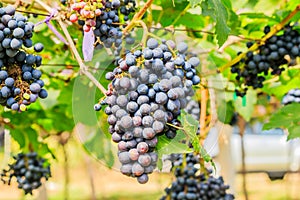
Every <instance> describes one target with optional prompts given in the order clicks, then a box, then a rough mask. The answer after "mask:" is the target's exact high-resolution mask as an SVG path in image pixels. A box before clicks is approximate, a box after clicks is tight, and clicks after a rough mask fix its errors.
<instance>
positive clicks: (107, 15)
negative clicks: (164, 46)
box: [68, 0, 136, 56]
mask: <svg viewBox="0 0 300 200" xmlns="http://www.w3.org/2000/svg"><path fill="white" fill-rule="evenodd" d="M135 6H136V3H135V1H134V0H123V1H121V0H106V1H105V0H102V1H96V0H93V1H87V0H85V1H80V2H75V3H70V8H69V9H70V14H68V15H69V20H70V21H71V22H73V23H75V22H78V23H79V24H80V25H82V26H83V31H85V32H89V31H90V30H91V29H92V30H93V32H94V35H95V41H96V42H95V44H94V45H95V47H96V49H102V48H103V47H105V48H113V49H114V54H115V55H116V56H117V55H120V53H121V50H122V41H123V40H122V38H123V33H122V28H123V25H122V24H124V23H125V22H126V21H128V20H129V19H130V15H131V14H132V13H134V12H135V11H136V8H135ZM125 41H126V43H127V44H133V43H134V42H135V40H134V38H132V37H130V34H128V35H126V36H125Z"/></svg>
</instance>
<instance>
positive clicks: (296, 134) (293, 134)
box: [287, 124, 300, 140]
mask: <svg viewBox="0 0 300 200" xmlns="http://www.w3.org/2000/svg"><path fill="white" fill-rule="evenodd" d="M288 131H289V135H288V138H287V139H288V140H291V139H295V138H300V124H298V125H296V126H291V127H289V128H288Z"/></svg>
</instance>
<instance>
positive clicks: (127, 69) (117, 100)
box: [95, 13, 200, 183]
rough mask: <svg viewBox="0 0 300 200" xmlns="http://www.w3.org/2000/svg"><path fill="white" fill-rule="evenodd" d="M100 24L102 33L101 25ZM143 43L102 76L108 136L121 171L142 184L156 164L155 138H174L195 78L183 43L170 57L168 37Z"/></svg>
mask: <svg viewBox="0 0 300 200" xmlns="http://www.w3.org/2000/svg"><path fill="white" fill-rule="evenodd" d="M108 15H110V13H107V16H104V15H103V16H102V15H101V16H102V17H105V18H108V17H109V16H108ZM111 15H113V14H111ZM101 27H102V28H101ZM101 27H100V29H101V30H102V31H105V32H106V31H108V30H107V26H101ZM146 44H147V47H146V48H144V49H137V50H135V51H134V52H129V51H128V52H126V55H125V56H124V57H123V58H121V59H119V60H118V61H117V62H116V63H118V65H117V66H116V68H115V69H114V70H113V71H112V72H108V73H107V74H106V75H105V77H106V79H108V80H110V81H111V83H110V87H109V89H108V90H109V91H108V93H107V97H106V98H105V100H104V102H105V104H106V105H107V107H106V108H105V113H106V114H107V115H108V118H107V121H108V123H109V124H110V125H111V128H110V129H109V130H110V133H111V134H112V140H113V141H114V142H117V143H118V150H119V161H120V162H121V164H122V167H121V172H122V173H123V174H125V175H128V176H133V177H137V180H138V182H140V183H146V182H147V181H148V175H147V174H150V173H152V172H153V170H154V169H155V167H156V163H157V160H158V159H157V154H156V152H155V147H156V146H157V144H158V141H159V137H158V136H159V135H163V134H164V135H165V136H166V137H168V138H170V139H172V138H174V137H175V136H176V131H177V129H176V128H175V127H176V126H180V122H179V120H178V117H179V115H180V113H181V110H182V109H184V108H185V106H186V105H187V102H186V98H187V97H189V96H192V95H193V94H194V92H193V88H192V85H197V84H198V83H199V82H200V78H199V76H198V75H197V74H196V69H195V67H197V66H198V65H199V64H200V61H199V59H198V58H195V57H193V56H189V55H188V54H187V45H185V44H184V43H181V44H180V51H179V53H178V54H176V55H173V53H172V52H173V51H174V50H175V48H176V45H175V44H173V43H172V42H171V41H169V42H168V43H167V42H166V43H161V44H160V43H159V42H158V41H157V40H156V39H153V38H150V39H149V40H148V41H147V42H146ZM167 44H170V45H171V46H172V49H169V46H170V45H169V46H168V45H167ZM175 52H176V51H175ZM189 60H190V61H191V63H189ZM142 65H143V66H144V67H142ZM97 105H99V103H98V104H96V105H95V108H96V109H95V110H98V107H97ZM170 124H171V125H172V126H170ZM174 126H175V127H174ZM125 166H126V167H125ZM129 167H132V169H129Z"/></svg>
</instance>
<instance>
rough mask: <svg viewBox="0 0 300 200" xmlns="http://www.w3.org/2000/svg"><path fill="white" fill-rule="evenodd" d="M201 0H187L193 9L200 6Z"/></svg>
mask: <svg viewBox="0 0 300 200" xmlns="http://www.w3.org/2000/svg"><path fill="white" fill-rule="evenodd" d="M202 1H203V0H189V2H190V4H191V7H192V8H193V7H195V6H196V5H198V4H200V3H201V2H202Z"/></svg>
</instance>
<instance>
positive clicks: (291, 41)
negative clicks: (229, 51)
mask: <svg viewBox="0 0 300 200" xmlns="http://www.w3.org/2000/svg"><path fill="white" fill-rule="evenodd" d="M269 32H270V27H269V26H266V27H265V28H264V33H265V34H268V33H269ZM252 45H253V42H248V43H247V47H248V48H251V46H252ZM299 56H300V34H299V32H298V31H297V30H294V26H291V25H287V26H285V27H284V29H283V33H280V34H278V35H273V36H272V37H271V38H269V39H268V40H267V41H266V42H265V44H263V45H261V46H259V48H258V50H256V51H248V52H247V54H246V57H245V58H244V59H241V61H240V62H238V63H237V64H235V65H233V66H232V67H231V72H232V73H234V74H236V80H237V81H238V82H239V85H240V86H241V88H240V89H238V90H236V94H237V95H238V96H244V95H245V94H246V92H247V89H248V87H250V86H251V87H253V88H254V89H257V88H262V87H263V82H264V81H265V76H266V75H268V74H269V72H271V75H280V74H281V73H282V71H284V70H285V66H292V65H295V63H296V58H297V57H299Z"/></svg>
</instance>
